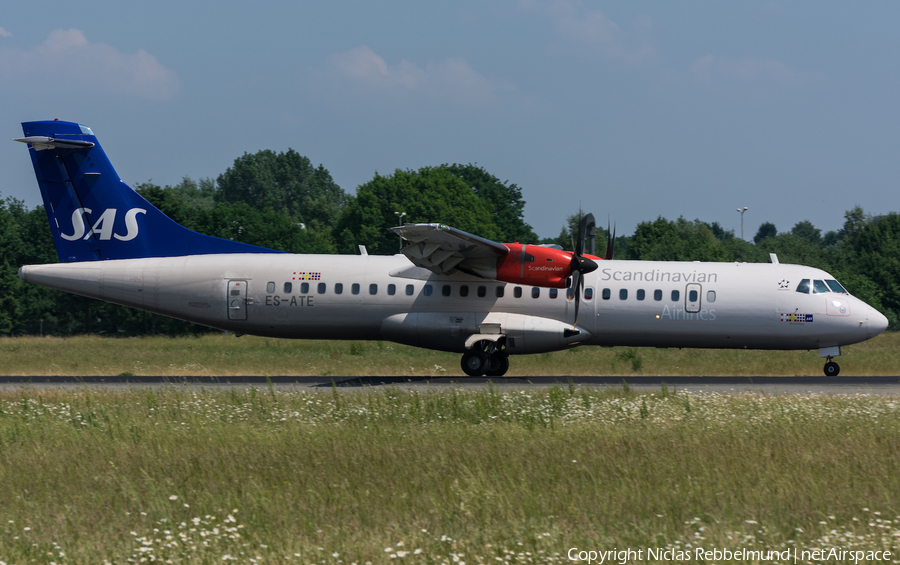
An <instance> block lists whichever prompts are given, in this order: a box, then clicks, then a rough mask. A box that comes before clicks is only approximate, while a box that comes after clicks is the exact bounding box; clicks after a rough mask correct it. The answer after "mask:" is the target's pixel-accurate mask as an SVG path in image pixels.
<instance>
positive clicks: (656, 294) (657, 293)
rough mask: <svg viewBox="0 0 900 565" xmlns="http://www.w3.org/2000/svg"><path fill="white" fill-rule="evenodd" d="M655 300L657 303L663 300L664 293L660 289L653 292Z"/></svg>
mask: <svg viewBox="0 0 900 565" xmlns="http://www.w3.org/2000/svg"><path fill="white" fill-rule="evenodd" d="M653 300H655V301H657V302H659V301H660V300H662V291H661V290H659V289H658V288H657V289H656V290H654V291H653Z"/></svg>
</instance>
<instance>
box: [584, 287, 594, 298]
mask: <svg viewBox="0 0 900 565" xmlns="http://www.w3.org/2000/svg"><path fill="white" fill-rule="evenodd" d="M592 298H594V289H593V288H591V287H587V288H586V289H584V299H585V300H590V299H592Z"/></svg>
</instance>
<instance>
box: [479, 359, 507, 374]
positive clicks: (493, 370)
mask: <svg viewBox="0 0 900 565" xmlns="http://www.w3.org/2000/svg"><path fill="white" fill-rule="evenodd" d="M506 371H509V356H508V355H498V354H494V355H491V357H490V359H488V364H487V367H486V371H485V373H484V374H485V375H487V376H489V377H502V376H503V375H505V374H506Z"/></svg>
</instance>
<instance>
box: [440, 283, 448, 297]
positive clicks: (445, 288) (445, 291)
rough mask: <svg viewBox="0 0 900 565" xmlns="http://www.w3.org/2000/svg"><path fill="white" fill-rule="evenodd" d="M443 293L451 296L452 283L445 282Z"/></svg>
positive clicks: (442, 288)
mask: <svg viewBox="0 0 900 565" xmlns="http://www.w3.org/2000/svg"><path fill="white" fill-rule="evenodd" d="M441 294H442V295H444V296H450V285H449V284H445V285H444V286H442V287H441Z"/></svg>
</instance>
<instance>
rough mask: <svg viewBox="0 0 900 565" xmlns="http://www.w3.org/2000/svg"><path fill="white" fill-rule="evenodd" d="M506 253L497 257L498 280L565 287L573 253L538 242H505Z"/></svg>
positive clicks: (569, 274) (570, 270)
mask: <svg viewBox="0 0 900 565" xmlns="http://www.w3.org/2000/svg"><path fill="white" fill-rule="evenodd" d="M504 245H506V246H507V247H508V248H509V254H508V255H506V256H505V257H503V258H502V259H500V260H499V261H497V280H500V281H504V282H509V283H515V284H524V285H533V286H543V287H549V288H566V287H567V286H568V284H567V279H568V278H569V277H570V276H572V253H571V252H569V251H563V250H561V249H554V248H552V247H542V246H540V245H523V244H521V243H505V244H504Z"/></svg>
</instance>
